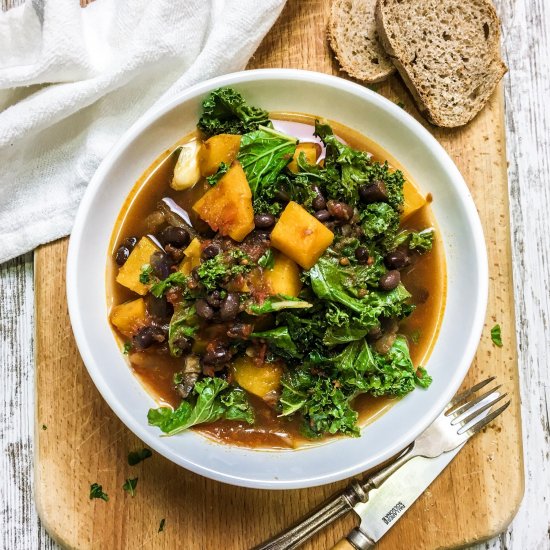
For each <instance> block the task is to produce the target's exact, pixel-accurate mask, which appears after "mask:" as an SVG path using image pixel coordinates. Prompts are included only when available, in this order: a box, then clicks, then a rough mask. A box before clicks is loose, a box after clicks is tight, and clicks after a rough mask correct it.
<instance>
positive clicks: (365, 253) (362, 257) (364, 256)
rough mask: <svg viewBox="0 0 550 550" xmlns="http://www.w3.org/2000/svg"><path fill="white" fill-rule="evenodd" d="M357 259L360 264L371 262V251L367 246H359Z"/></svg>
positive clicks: (356, 250)
mask: <svg viewBox="0 0 550 550" xmlns="http://www.w3.org/2000/svg"><path fill="white" fill-rule="evenodd" d="M355 258H356V259H357V261H358V262H359V263H360V264H366V263H368V261H369V258H370V254H369V249H368V248H367V247H366V246H358V247H357V248H356V249H355Z"/></svg>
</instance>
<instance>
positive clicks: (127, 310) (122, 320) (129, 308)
mask: <svg viewBox="0 0 550 550" xmlns="http://www.w3.org/2000/svg"><path fill="white" fill-rule="evenodd" d="M111 323H113V325H114V326H115V327H116V328H117V329H118V330H119V331H120V332H121V333H122V334H124V336H132V335H133V334H134V333H135V332H136V331H137V330H138V329H139V328H141V327H142V326H143V325H144V324H145V300H144V299H143V298H138V299H137V300H132V301H131V302H126V303H124V304H120V305H118V306H115V307H114V308H113V309H112V311H111Z"/></svg>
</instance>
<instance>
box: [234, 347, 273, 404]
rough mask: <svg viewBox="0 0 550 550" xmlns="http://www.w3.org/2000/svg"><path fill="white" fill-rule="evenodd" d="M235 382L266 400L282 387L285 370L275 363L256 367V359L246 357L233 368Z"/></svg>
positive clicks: (240, 358)
mask: <svg viewBox="0 0 550 550" xmlns="http://www.w3.org/2000/svg"><path fill="white" fill-rule="evenodd" d="M231 370H232V371H233V375H234V377H235V381H236V382H237V384H239V386H241V388H243V390H246V391H247V392H250V393H252V394H254V395H257V396H258V397H260V398H262V399H265V398H266V397H269V394H271V393H273V392H276V391H278V390H279V388H280V387H281V376H282V375H283V369H282V368H281V367H280V366H279V365H276V364H274V363H265V364H263V365H259V366H258V365H256V363H255V362H254V359H253V358H251V357H247V356H246V355H244V356H243V357H239V358H238V359H236V360H235V362H234V363H233V365H232V366H231Z"/></svg>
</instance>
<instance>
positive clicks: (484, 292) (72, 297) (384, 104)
mask: <svg viewBox="0 0 550 550" xmlns="http://www.w3.org/2000/svg"><path fill="white" fill-rule="evenodd" d="M280 79H283V80H294V81H308V82H312V83H315V84H319V85H321V86H323V85H325V86H330V87H334V88H338V89H340V90H341V91H344V92H348V93H351V94H353V95H355V96H359V97H362V98H363V99H367V100H368V101H370V102H372V103H374V104H375V105H376V107H378V108H382V109H383V110H386V111H389V112H390V114H391V115H393V116H394V117H395V118H397V119H398V121H399V123H400V124H403V125H405V126H406V127H408V129H409V130H411V131H412V132H413V133H414V134H415V135H416V136H417V137H418V139H419V140H420V141H422V143H423V145H424V146H425V147H426V148H428V149H429V150H430V151H431V152H432V153H433V154H434V155H435V156H437V157H438V159H439V161H440V162H441V164H442V166H443V168H444V170H445V172H447V173H448V174H449V177H450V179H452V180H453V181H454V183H455V185H456V186H457V191H458V192H459V193H460V194H461V195H462V196H463V197H464V201H463V208H464V213H465V217H466V220H467V224H468V226H469V228H470V230H471V232H472V235H473V242H474V248H475V249H474V250H473V252H474V254H475V257H476V260H477V265H478V269H477V271H476V272H475V278H476V283H477V289H478V292H477V296H476V302H475V303H476V306H475V312H474V316H473V322H472V325H471V328H470V331H469V336H468V338H467V345H466V346H465V348H464V350H463V353H462V356H461V359H460V360H459V361H457V368H456V369H455V371H454V373H453V375H452V377H449V379H448V383H447V384H446V386H445V388H446V389H445V391H444V392H442V393H441V394H440V395H439V396H438V397H437V398H436V399H435V400H434V403H433V404H432V406H431V408H430V409H429V410H426V412H425V413H424V414H423V415H422V417H421V419H420V420H419V421H417V422H416V423H414V425H413V426H412V427H411V428H410V429H409V430H408V431H406V432H405V433H402V435H401V436H400V437H398V438H396V439H395V440H394V441H393V443H392V444H391V445H389V446H388V447H387V448H386V449H385V452H383V453H381V454H379V455H378V456H377V457H376V461H375V463H374V464H373V466H374V465H376V464H380V463H382V462H384V461H385V460H387V459H389V458H391V457H392V456H395V455H396V454H397V453H398V452H400V451H401V450H402V449H404V448H405V447H407V446H408V445H409V444H410V443H411V442H412V441H414V440H415V439H416V438H417V437H418V436H419V435H420V434H421V433H422V432H423V431H424V430H425V429H426V428H427V427H428V426H429V425H430V424H431V423H432V422H433V421H434V420H435V418H436V417H437V416H438V415H439V414H440V413H441V411H442V410H443V409H444V408H445V406H446V405H447V403H448V402H449V401H450V400H451V398H452V397H453V395H454V394H455V393H456V391H457V390H458V388H459V386H460V384H461V383H462V381H463V379H464V377H465V375H466V373H467V371H468V369H469V367H470V364H471V362H472V360H473V358H474V355H475V353H476V350H477V346H478V343H479V340H480V337H481V333H482V329H483V325H484V321H485V315H486V307H487V301H488V283H489V281H488V258H487V250H486V247H485V239H484V234H483V229H482V225H481V221H480V218H479V215H478V212H477V209H476V207H475V204H474V202H473V199H472V197H471V195H470V191H469V189H468V186H467V185H466V182H465V181H464V179H463V177H462V175H461V174H460V172H459V170H458V168H457V167H456V165H455V164H454V162H453V161H452V159H451V158H450V157H449V155H448V154H447V152H446V151H445V149H444V148H443V147H442V145H441V144H440V143H439V142H438V141H437V140H436V139H435V137H434V136H433V135H432V134H431V133H430V132H429V131H428V130H427V129H426V128H425V127H424V126H422V124H420V123H419V122H418V121H417V120H416V119H415V118H413V117H412V116H411V115H410V114H409V113H407V112H406V111H405V110H404V109H402V108H401V107H399V106H398V105H396V104H394V103H393V102H392V101H390V100H389V99H387V98H385V97H384V96H381V95H380V94H378V93H376V92H374V91H372V90H369V89H368V88H365V87H363V86H361V85H359V84H357V83H354V82H350V81H348V80H345V79H343V78H340V77H336V76H332V75H328V74H325V73H319V72H314V71H305V70H300V69H283V68H280V69H279V68H278V69H255V70H245V71H240V72H235V73H229V74H226V75H222V76H219V77H215V78H212V79H209V80H206V81H203V82H201V83H199V84H196V85H194V86H191V87H190V88H188V89H186V90H185V91H183V92H181V93H179V94H177V95H176V96H174V97H173V98H171V99H170V100H167V101H165V102H163V103H162V104H160V105H157V106H154V107H152V108H151V109H149V110H148V111H147V112H146V113H145V114H143V115H142V116H141V117H140V118H139V119H138V120H137V121H136V122H135V123H134V124H133V125H132V126H131V127H130V128H129V129H128V130H127V131H126V132H124V134H123V135H122V136H121V137H120V138H119V140H118V141H117V143H116V144H115V145H114V147H113V148H112V149H111V151H110V152H109V154H108V155H107V156H106V157H105V158H104V159H103V161H102V162H101V164H100V165H99V167H98V169H97V170H96V172H95V174H94V175H93V177H92V179H91V180H90V183H89V185H88V187H87V188H86V190H85V192H84V195H83V198H82V200H81V203H80V205H79V208H78V211H77V214H76V218H75V222H74V225H73V229H72V233H71V237H70V241H69V248H68V255H67V267H66V292H67V303H68V309H69V317H70V321H71V326H72V330H73V334H74V338H75V341H76V344H77V347H78V350H79V353H80V355H81V357H82V360H83V362H84V364H85V366H86V369H87V371H88V373H89V375H90V377H91V378H92V380H93V382H94V384H95V386H96V388H97V389H98V391H99V392H100V394H101V396H102V397H103V399H105V401H106V402H107V404H108V405H109V407H110V408H111V410H112V411H113V412H114V413H115V414H116V415H117V417H118V418H119V419H120V420H121V421H122V422H123V423H124V424H125V425H126V427H127V428H128V429H129V430H130V431H132V432H133V433H134V434H135V435H137V436H138V437H139V438H140V439H141V440H142V441H144V442H145V443H146V444H147V445H149V446H151V447H152V448H153V449H155V451H156V452H158V453H159V454H161V455H163V456H165V457H166V458H168V459H169V460H171V461H172V462H174V463H176V464H178V465H180V466H183V467H184V468H186V469H188V470H190V471H192V472H195V473H197V474H200V475H203V476H206V477H208V478H210V479H214V480H217V481H221V482H225V483H229V484H233V485H237V486H241V487H251V488H262V489H297V488H306V487H314V486H318V485H323V484H327V483H331V482H335V481H340V480H342V479H345V478H347V477H350V476H353V475H357V474H360V473H361V472H363V471H364V470H365V466H364V463H363V462H361V463H356V464H355V467H348V468H346V469H342V468H338V467H335V470H334V472H333V473H332V474H331V475H323V476H318V477H307V474H306V475H303V476H302V478H301V479H294V480H290V481H289V480H274V479H263V480H258V479H256V478H248V477H246V475H229V474H226V473H223V472H218V471H216V470H213V469H211V468H208V467H205V466H204V465H202V464H198V463H196V462H193V461H190V460H186V458H185V457H184V456H182V455H181V454H180V453H177V452H174V451H173V450H172V449H169V448H167V447H164V446H161V445H160V442H159V441H158V439H159V438H157V440H155V438H152V437H151V435H150V433H148V432H147V431H146V429H145V426H144V422H143V421H142V420H138V419H137V418H135V417H134V415H132V413H131V412H130V411H129V410H128V409H127V408H126V407H124V406H123V405H122V404H121V402H120V401H119V399H118V398H117V397H116V396H115V395H114V393H113V391H112V388H111V387H110V386H109V385H108V384H107V382H106V380H105V378H104V377H103V375H102V374H101V371H102V369H101V367H100V366H99V365H98V363H97V361H96V360H95V358H94V354H93V350H92V349H91V347H90V346H89V343H88V341H87V338H86V334H85V330H84V326H83V317H82V313H81V311H80V310H79V308H78V302H79V300H78V291H77V283H76V281H77V275H78V262H77V258H78V249H79V245H80V242H81V238H82V234H83V232H84V230H85V227H86V224H85V222H86V218H87V214H88V212H89V210H90V207H91V205H92V202H93V199H94V197H95V194H96V192H97V191H98V189H99V188H100V187H101V185H102V182H103V180H104V177H105V175H106V174H107V173H108V171H109V170H110V168H111V167H112V165H113V164H114V163H115V161H116V159H117V158H118V156H119V155H120V153H121V152H123V151H124V150H125V148H126V147H127V145H128V143H129V142H131V141H132V140H134V139H135V138H136V137H137V136H139V135H140V134H141V132H142V131H143V130H145V129H146V128H147V127H148V126H149V125H150V124H152V123H153V122H154V121H155V120H156V119H158V118H160V117H161V116H162V115H164V114H165V113H167V112H168V111H170V110H171V109H173V108H175V107H177V106H178V105H180V104H182V103H184V102H185V101H187V100H189V99H192V98H195V97H196V96H199V95H203V94H206V93H208V92H209V91H211V90H213V89H215V88H218V87H221V86H228V85H236V84H240V83H244V82H249V81H256V80H267V81H269V80H280ZM332 444H333V445H337V442H334V443H332ZM266 452H271V453H273V452H274V451H266ZM284 452H296V451H284Z"/></svg>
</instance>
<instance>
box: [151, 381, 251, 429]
mask: <svg viewBox="0 0 550 550" xmlns="http://www.w3.org/2000/svg"><path fill="white" fill-rule="evenodd" d="M221 418H225V419H227V420H240V421H245V422H248V423H249V424H253V423H254V411H253V409H252V407H251V406H250V404H249V403H248V401H247V398H246V393H245V392H244V391H243V390H241V389H240V388H232V387H231V386H229V384H228V383H227V382H226V381H225V380H222V379H221V378H204V379H203V380H200V381H199V382H197V383H196V384H195V386H194V388H193V393H192V394H191V396H190V397H189V398H187V399H186V400H184V401H182V402H181V404H180V406H179V407H178V408H177V409H171V408H170V407H159V408H158V409H149V413H148V414H147V419H148V420H149V424H150V425H151V426H158V427H159V428H160V429H161V431H162V432H164V433H165V434H166V435H175V434H178V433H180V432H183V431H184V430H187V429H189V428H191V427H192V426H196V425H197V424H204V423H207V422H215V421H216V420H219V419H221Z"/></svg>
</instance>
